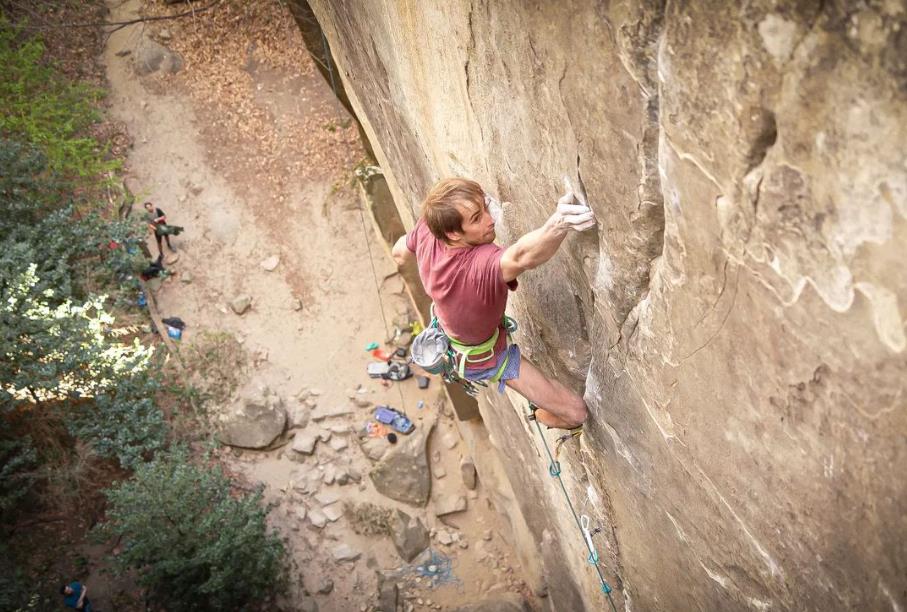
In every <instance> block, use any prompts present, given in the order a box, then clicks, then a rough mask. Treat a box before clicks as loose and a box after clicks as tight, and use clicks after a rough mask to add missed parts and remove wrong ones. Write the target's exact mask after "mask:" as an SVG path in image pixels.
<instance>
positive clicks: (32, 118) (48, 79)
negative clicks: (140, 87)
mask: <svg viewBox="0 0 907 612" xmlns="http://www.w3.org/2000/svg"><path fill="white" fill-rule="evenodd" d="M0 66H3V71H4V76H3V78H0V108H2V109H3V112H2V113H0V133H2V134H4V135H7V136H11V137H13V138H15V139H17V140H21V141H23V142H30V143H33V144H35V145H36V146H37V147H38V148H39V149H40V150H41V151H42V152H43V153H44V154H45V155H46V156H47V158H48V159H49V161H50V168H51V169H52V170H54V171H56V172H58V173H61V174H63V175H64V176H80V177H97V176H99V175H101V174H103V173H106V172H108V171H110V170H113V169H114V168H116V167H118V166H119V163H118V162H117V161H110V160H105V159H104V152H105V151H104V148H103V147H101V146H100V145H99V144H98V142H97V141H96V140H95V139H93V138H91V137H89V136H86V135H85V132H86V129H87V128H89V127H90V126H91V125H92V124H94V123H95V122H96V121H97V120H98V110H97V102H98V101H99V100H100V99H101V97H102V95H103V91H102V90H100V89H98V88H96V87H90V86H88V85H84V84H81V83H72V82H70V81H68V80H66V79H65V78H63V77H62V76H61V75H60V74H59V73H57V71H56V70H54V68H53V66H51V65H50V64H49V63H48V62H46V61H45V58H44V45H43V43H41V41H40V40H38V39H36V38H32V39H27V40H24V41H22V40H20V36H19V32H18V31H17V30H16V29H15V28H13V27H12V26H11V25H10V24H9V23H8V22H7V21H6V20H5V19H4V18H3V17H2V16H0Z"/></svg>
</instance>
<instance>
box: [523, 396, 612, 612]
mask: <svg viewBox="0 0 907 612" xmlns="http://www.w3.org/2000/svg"><path fill="white" fill-rule="evenodd" d="M533 406H535V404H533V403H532V402H530V403H529V413H530V414H532V413H533V410H532V408H533ZM535 428H536V429H537V430H538V432H539V437H540V438H541V439H542V444H544V445H545V452H546V453H547V454H548V473H549V474H550V475H551V476H552V477H554V478H557V482H558V484H560V485H561V491H563V492H564V499H565V500H567V507H569V508H570V512H571V513H572V514H573V520H574V521H576V527H577V529H579V531H580V534H582V533H583V526H582V523H580V520H579V516H578V515H577V514H576V510H575V509H574V508H573V502H571V501H570V495H569V494H568V493H567V487H566V486H565V485H564V480H563V478H561V464H560V462H559V461H555V460H554V455H552V454H551V449H550V448H548V440H546V439H545V434H544V432H543V431H542V426H541V424H540V423H539V421H538V419H535ZM583 543H585V545H586V548H587V549H588V550H589V558H588V561H589V563H590V565H593V566H594V567H595V572H596V573H597V574H598V580H599V582H600V583H601V590H602V593H604V594H605V596H606V597H607V598H608V603H610V604H611V610H613V612H617V608H616V607H615V605H614V599H612V598H611V585H609V584H608V581H607V580H605V576H604V575H603V574H602V570H601V568H600V567H599V566H598V553H596V552H595V550H594V549H593V548H592V547H591V546H590V545H589V543H588V542H586V538H585V536H584V537H583Z"/></svg>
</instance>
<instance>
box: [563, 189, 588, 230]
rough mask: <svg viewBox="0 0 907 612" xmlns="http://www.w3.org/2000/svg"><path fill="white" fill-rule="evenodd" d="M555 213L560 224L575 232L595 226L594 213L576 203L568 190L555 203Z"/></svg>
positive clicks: (571, 192)
mask: <svg viewBox="0 0 907 612" xmlns="http://www.w3.org/2000/svg"><path fill="white" fill-rule="evenodd" d="M557 213H558V215H560V218H561V223H563V224H564V225H565V226H566V227H568V228H569V229H572V230H576V231H577V232H581V231H583V230H587V229H589V228H590V227H592V226H593V225H595V213H593V212H592V209H591V208H589V207H588V206H586V205H584V204H580V203H579V202H577V199H576V196H575V195H574V194H573V191H572V190H570V189H568V190H567V193H565V194H564V195H562V196H561V198H560V199H559V200H558V201H557Z"/></svg>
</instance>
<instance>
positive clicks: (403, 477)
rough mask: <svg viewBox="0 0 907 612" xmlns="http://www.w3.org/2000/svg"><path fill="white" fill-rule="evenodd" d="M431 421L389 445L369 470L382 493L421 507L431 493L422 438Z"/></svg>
mask: <svg viewBox="0 0 907 612" xmlns="http://www.w3.org/2000/svg"><path fill="white" fill-rule="evenodd" d="M433 426H434V421H430V422H427V423H426V424H424V425H423V426H422V427H420V428H417V429H416V431H415V432H413V433H411V434H410V435H408V436H400V438H401V441H400V442H398V443H397V445H396V446H394V447H392V448H391V449H390V450H389V451H388V452H387V454H386V455H385V456H384V458H383V459H381V461H379V462H378V463H377V464H376V465H375V466H374V467H373V468H372V469H371V471H370V472H369V476H370V477H371V479H372V482H373V483H374V485H375V489H377V491H378V492H379V493H381V494H382V495H384V496H386V497H390V498H391V499H395V500H397V501H401V502H404V503H407V504H412V505H414V506H424V505H425V504H426V503H427V502H428V496H429V494H430V493H431V473H430V471H429V468H428V457H427V456H426V441H427V439H428V434H429V433H430V432H431V428H432V427H433Z"/></svg>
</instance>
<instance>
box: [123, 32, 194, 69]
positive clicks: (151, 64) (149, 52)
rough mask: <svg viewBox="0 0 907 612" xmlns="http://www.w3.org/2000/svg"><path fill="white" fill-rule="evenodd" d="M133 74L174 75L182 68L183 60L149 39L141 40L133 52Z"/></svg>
mask: <svg viewBox="0 0 907 612" xmlns="http://www.w3.org/2000/svg"><path fill="white" fill-rule="evenodd" d="M134 57H135V73H136V74H137V75H139V76H145V75H148V74H151V73H152V72H158V71H160V72H164V73H170V74H175V73H176V72H179V70H180V69H181V68H182V67H183V58H182V57H180V55H179V53H176V52H175V51H171V50H170V49H168V48H167V47H165V46H164V45H162V44H160V43H157V42H155V41H153V40H151V39H150V38H144V37H143V38H142V40H141V42H140V43H139V45H138V47H137V48H136V50H135V56H134Z"/></svg>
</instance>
